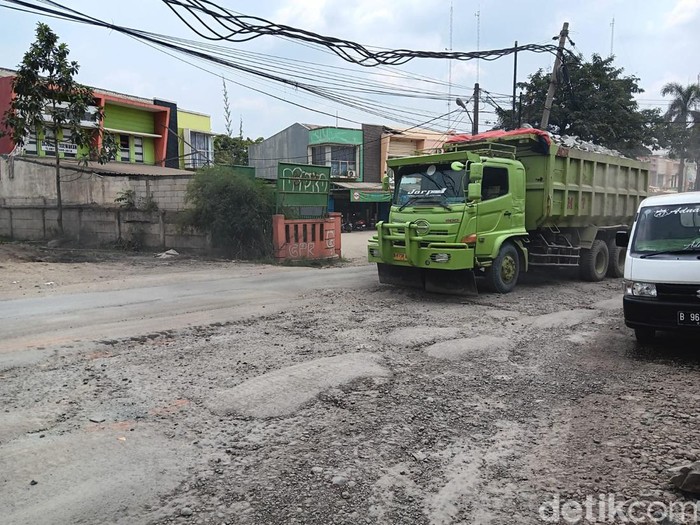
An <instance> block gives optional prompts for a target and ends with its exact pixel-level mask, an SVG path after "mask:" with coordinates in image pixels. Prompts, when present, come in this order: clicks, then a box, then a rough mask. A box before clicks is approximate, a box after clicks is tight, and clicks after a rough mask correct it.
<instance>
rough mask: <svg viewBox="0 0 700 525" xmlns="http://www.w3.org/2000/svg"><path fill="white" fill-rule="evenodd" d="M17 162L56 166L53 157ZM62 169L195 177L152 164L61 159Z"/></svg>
mask: <svg viewBox="0 0 700 525" xmlns="http://www.w3.org/2000/svg"><path fill="white" fill-rule="evenodd" d="M15 160H16V161H25V162H33V163H35V164H45V165H47V166H54V165H55V163H56V159H55V158H53V157H24V156H17V157H15ZM61 169H70V170H75V171H82V172H85V173H97V174H102V175H151V176H161V177H163V176H173V175H189V176H192V175H194V172H192V171H187V170H180V169H176V168H164V167H162V166H152V165H150V164H136V163H130V162H108V163H107V164H98V163H96V162H91V163H89V164H88V165H87V166H83V165H80V164H79V163H78V161H76V160H72V159H61Z"/></svg>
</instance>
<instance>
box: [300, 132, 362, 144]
mask: <svg viewBox="0 0 700 525" xmlns="http://www.w3.org/2000/svg"><path fill="white" fill-rule="evenodd" d="M317 144H354V145H355V146H360V145H361V144H362V130H361V129H344V128H317V129H312V130H310V131H309V146H315V145H317Z"/></svg>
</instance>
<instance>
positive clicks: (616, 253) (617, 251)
mask: <svg viewBox="0 0 700 525" xmlns="http://www.w3.org/2000/svg"><path fill="white" fill-rule="evenodd" d="M607 244H608V258H609V262H608V271H607V276H608V277H616V278H619V277H624V275H625V258H626V257H627V249H625V248H620V247H619V246H618V245H617V244H616V243H615V239H610V240H609V241H608V243H607Z"/></svg>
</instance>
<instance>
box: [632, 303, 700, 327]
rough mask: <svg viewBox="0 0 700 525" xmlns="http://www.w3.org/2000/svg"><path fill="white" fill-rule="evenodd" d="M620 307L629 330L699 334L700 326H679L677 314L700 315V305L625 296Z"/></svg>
mask: <svg viewBox="0 0 700 525" xmlns="http://www.w3.org/2000/svg"><path fill="white" fill-rule="evenodd" d="M622 307H623V310H624V314H625V324H626V325H627V326H628V327H630V328H654V329H656V330H669V331H675V330H682V331H694V332H700V326H690V325H682V324H679V312H683V313H685V314H688V313H700V305H695V304H689V303H687V302H671V301H659V300H658V299H654V298H642V297H634V296H629V295H625V296H624V298H623V299H622Z"/></svg>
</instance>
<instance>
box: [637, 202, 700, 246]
mask: <svg viewBox="0 0 700 525" xmlns="http://www.w3.org/2000/svg"><path fill="white" fill-rule="evenodd" d="M630 251H631V252H632V253H638V254H642V255H646V256H650V255H652V254H656V253H659V254H660V253H668V252H673V253H683V252H686V251H687V252H697V251H700V203H697V204H674V205H670V206H647V207H644V208H642V209H641V210H640V212H639V217H637V227H636V229H635V233H634V239H632V245H631V247H630Z"/></svg>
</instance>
